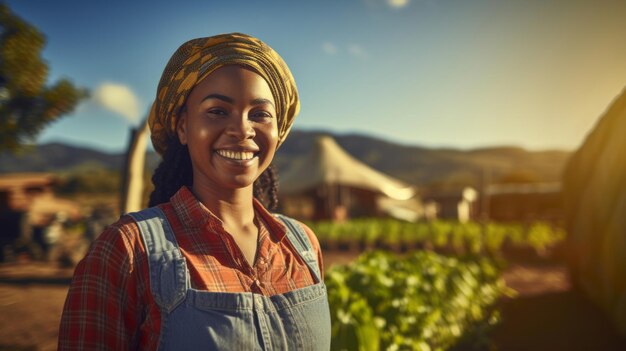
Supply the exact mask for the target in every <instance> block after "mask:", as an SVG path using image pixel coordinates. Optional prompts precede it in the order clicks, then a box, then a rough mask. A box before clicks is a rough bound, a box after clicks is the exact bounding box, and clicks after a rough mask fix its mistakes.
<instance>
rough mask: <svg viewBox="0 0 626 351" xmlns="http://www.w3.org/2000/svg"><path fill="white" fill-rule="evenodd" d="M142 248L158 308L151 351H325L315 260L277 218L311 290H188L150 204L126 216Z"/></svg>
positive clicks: (162, 220)
mask: <svg viewBox="0 0 626 351" xmlns="http://www.w3.org/2000/svg"><path fill="white" fill-rule="evenodd" d="M129 215H130V216H131V217H133V218H134V219H135V221H136V222H137V224H138V226H139V229H140V232H141V237H142V240H143V243H144V245H145V247H146V253H147V256H148V265H149V270H150V290H151V292H152V295H153V296H154V300H155V301H156V303H157V304H158V305H159V308H160V310H161V336H160V341H159V350H244V351H247V350H320V351H321V350H324V351H327V350H329V349H330V312H329V307H328V298H327V296H326V286H325V285H324V282H323V281H321V279H320V271H319V266H318V263H317V259H316V255H315V253H314V252H313V250H312V247H311V243H310V242H309V239H308V237H307V235H306V233H305V232H304V230H303V229H302V228H301V226H300V225H298V224H297V223H295V222H293V220H292V219H290V218H288V217H285V216H281V215H278V217H279V218H280V219H281V220H282V221H283V222H284V223H285V225H286V226H287V238H288V239H289V241H290V242H291V243H292V244H293V246H294V247H295V248H296V251H298V253H299V254H300V256H301V257H302V258H303V259H304V261H305V262H306V264H307V266H308V267H309V269H310V270H311V272H312V274H313V276H314V279H315V281H316V284H315V285H311V286H308V287H304V288H300V289H296V290H293V291H289V292H287V293H284V294H279V295H273V296H263V295H259V294H254V293H250V292H246V293H224V292H209V291H202V290H196V289H194V288H192V287H191V284H190V281H189V279H190V278H189V274H188V271H187V266H186V264H185V258H184V257H183V256H182V254H181V252H180V250H179V248H178V244H177V243H176V238H175V236H174V233H173V231H172V229H171V227H170V225H169V223H168V221H167V218H166V217H165V214H164V213H163V212H162V211H161V210H160V209H159V208H157V207H152V208H148V209H146V210H143V211H140V212H135V213H129Z"/></svg>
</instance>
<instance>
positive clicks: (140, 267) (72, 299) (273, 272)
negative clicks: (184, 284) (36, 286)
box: [59, 187, 323, 350]
mask: <svg viewBox="0 0 626 351" xmlns="http://www.w3.org/2000/svg"><path fill="white" fill-rule="evenodd" d="M161 208H162V209H163V211H164V212H165V214H166V216H167V218H168V220H169V222H170V224H171V226H172V229H173V230H174V232H175V233H176V240H177V241H178V244H179V246H180V249H181V252H182V254H183V256H185V258H186V260H187V267H188V269H189V275H190V278H191V284H192V286H193V287H194V288H196V289H200V290H207V291H215V292H254V293H258V294H263V295H267V296H271V295H276V294H282V293H285V292H287V291H291V290H294V289H298V288H302V287H305V286H309V285H312V284H314V283H315V282H314V278H313V276H312V275H311V272H310V271H309V269H308V267H307V266H306V264H305V263H304V261H303V260H302V259H301V258H300V256H299V255H298V254H297V253H296V252H295V249H294V248H293V247H292V245H291V243H290V242H289V240H288V239H287V237H286V235H285V227H284V225H283V224H282V222H280V221H279V220H277V219H276V218H275V217H274V216H272V215H271V214H270V213H269V212H268V211H267V210H266V209H265V208H263V206H262V205H261V204H260V203H258V202H257V201H256V200H255V201H254V208H255V212H256V217H257V219H258V225H259V244H258V249H257V258H256V260H255V264H254V266H253V267H251V266H250V265H249V264H248V262H247V261H246V259H245V257H244V256H243V254H242V252H241V250H239V247H238V246H237V245H236V244H235V241H234V239H233V238H232V236H230V235H229V234H228V233H227V232H226V231H225V230H224V229H223V227H222V222H221V221H220V220H219V219H218V218H217V217H215V216H214V215H213V214H212V213H210V212H209V211H208V210H207V209H206V208H205V207H204V206H203V205H202V204H201V203H200V202H198V201H197V200H196V198H195V197H194V195H193V194H192V193H191V191H190V190H189V189H187V188H186V187H183V188H181V190H179V191H178V192H177V193H176V194H175V195H174V196H173V197H172V198H171V201H170V202H169V203H167V204H164V205H161ZM304 228H305V231H306V233H307V234H308V236H309V239H310V240H311V243H312V245H313V247H314V249H315V251H316V252H317V256H318V261H319V262H320V268H321V267H322V255H321V250H320V247H319V242H318V241H317V238H316V237H315V235H314V234H313V232H311V230H310V229H309V228H308V227H306V226H304ZM322 272H323V271H322ZM160 326H161V313H160V312H159V309H158V306H157V305H156V303H155V302H154V299H153V297H152V295H151V293H150V281H149V273H148V262H147V258H146V251H145V248H144V246H143V243H142V241H141V237H140V234H139V229H138V227H137V225H136V224H135V222H134V221H133V220H132V219H131V218H130V217H129V216H123V217H122V218H121V219H120V220H119V221H117V222H116V223H114V224H113V225H111V226H109V227H108V228H107V229H106V230H105V231H104V233H102V234H101V235H100V237H99V238H98V239H97V240H96V241H94V243H93V245H92V247H91V249H90V251H89V253H88V254H87V256H86V257H85V258H84V259H83V260H82V261H81V262H80V263H79V264H78V266H77V267H76V271H75V273H74V279H73V280H72V284H71V286H70V289H69V293H68V296H67V299H66V301H65V306H64V309H63V317H62V319H61V326H60V331H59V349H60V350H129V349H130V350H135V349H141V350H156V349H157V346H158V345H157V343H158V340H159V331H160Z"/></svg>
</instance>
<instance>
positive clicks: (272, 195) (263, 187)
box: [148, 138, 278, 211]
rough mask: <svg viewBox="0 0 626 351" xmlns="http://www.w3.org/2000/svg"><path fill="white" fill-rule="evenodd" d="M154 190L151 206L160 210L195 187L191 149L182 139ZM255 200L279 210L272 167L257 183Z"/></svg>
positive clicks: (172, 145) (159, 171) (169, 152)
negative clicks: (184, 189)
mask: <svg viewBox="0 0 626 351" xmlns="http://www.w3.org/2000/svg"><path fill="white" fill-rule="evenodd" d="M152 183H153V184H154V190H153V191H152V193H151V194H150V201H149V203H148V206H150V207H152V206H156V205H159V204H162V203H165V202H168V201H169V200H170V198H171V197H172V196H173V195H174V194H175V193H176V192H177V191H178V190H179V189H180V188H181V187H183V186H189V187H191V185H192V184H193V173H192V166H191V158H190V157H189V150H188V149H187V145H182V144H181V143H180V141H179V140H178V138H171V140H170V141H169V144H168V146H167V149H166V151H165V154H164V155H163V160H162V161H161V163H159V166H158V167H157V168H156V170H155V171H154V174H153V175H152ZM253 194H254V197H255V198H256V199H257V200H258V201H260V202H261V203H262V204H263V206H265V207H266V208H267V209H268V210H270V211H273V210H275V209H276V207H277V206H278V173H277V172H276V168H275V167H274V166H273V165H270V166H269V167H268V168H267V169H266V170H265V171H264V172H263V173H262V174H261V175H260V176H259V178H258V179H257V180H256V181H255V182H254V185H253Z"/></svg>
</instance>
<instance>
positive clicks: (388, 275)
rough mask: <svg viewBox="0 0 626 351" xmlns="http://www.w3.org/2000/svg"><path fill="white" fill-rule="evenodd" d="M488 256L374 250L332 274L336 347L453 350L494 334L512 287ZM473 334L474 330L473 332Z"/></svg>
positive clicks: (335, 268)
mask: <svg viewBox="0 0 626 351" xmlns="http://www.w3.org/2000/svg"><path fill="white" fill-rule="evenodd" d="M500 273H501V270H500V268H499V267H498V266H497V265H496V264H495V263H494V261H492V260H490V259H488V258H479V259H474V260H460V259H458V258H454V257H446V256H442V255H438V254H436V253H433V252H426V251H420V252H414V253H411V254H407V255H397V254H394V253H389V252H383V251H374V252H369V253H366V254H363V255H361V256H360V257H359V258H358V259H357V260H356V261H354V262H353V263H351V264H348V265H343V266H333V267H332V268H331V269H330V270H329V271H328V272H327V274H326V279H325V282H326V285H327V287H328V293H329V296H328V298H329V302H330V310H331V318H332V349H333V350H360V351H375V350H445V349H447V348H449V347H450V346H453V345H455V344H457V343H459V341H460V340H462V339H464V338H468V336H469V337H470V338H471V339H472V341H473V342H475V341H476V340H477V339H480V338H481V337H482V338H483V339H485V338H486V335H485V333H486V331H487V330H488V329H489V327H490V326H492V325H494V324H496V323H497V322H498V320H499V315H498V312H497V310H496V309H495V308H494V303H495V302H496V300H497V299H498V298H499V297H501V296H503V294H512V293H513V292H512V291H511V290H510V289H508V288H507V287H506V286H505V284H504V281H503V279H502V278H501V274H500ZM470 335H471V336H470Z"/></svg>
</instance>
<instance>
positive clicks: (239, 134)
mask: <svg viewBox="0 0 626 351" xmlns="http://www.w3.org/2000/svg"><path fill="white" fill-rule="evenodd" d="M226 134H228V135H229V136H231V137H234V138H237V139H238V140H246V139H252V138H254V137H255V136H256V132H255V131H254V128H253V127H252V123H251V122H250V120H248V118H247V116H237V117H235V118H232V120H231V123H229V124H228V127H227V129H226Z"/></svg>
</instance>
